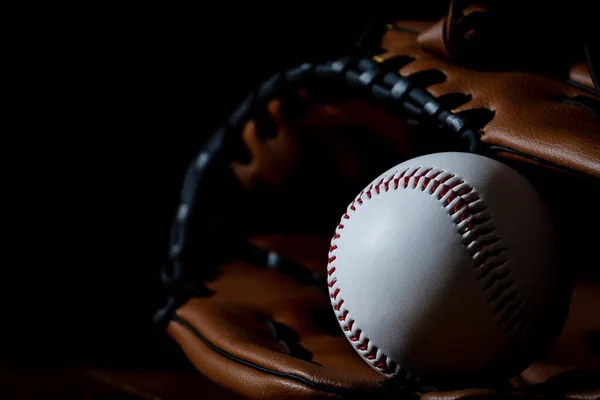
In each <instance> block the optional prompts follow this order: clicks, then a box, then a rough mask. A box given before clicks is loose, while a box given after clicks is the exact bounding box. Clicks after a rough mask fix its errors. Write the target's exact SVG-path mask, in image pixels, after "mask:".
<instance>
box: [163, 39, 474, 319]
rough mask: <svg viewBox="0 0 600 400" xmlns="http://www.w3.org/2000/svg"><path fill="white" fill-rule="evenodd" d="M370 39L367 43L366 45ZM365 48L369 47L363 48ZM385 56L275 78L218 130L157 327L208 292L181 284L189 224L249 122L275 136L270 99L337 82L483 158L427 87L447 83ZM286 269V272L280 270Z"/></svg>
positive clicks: (175, 254)
mask: <svg viewBox="0 0 600 400" xmlns="http://www.w3.org/2000/svg"><path fill="white" fill-rule="evenodd" d="M365 40H366V39H364V38H363V43H364V42H365ZM365 46H366V45H365ZM381 52H382V50H381V49H378V48H376V47H373V46H366V47H358V48H357V50H356V53H355V54H353V55H350V56H346V57H341V58H339V59H337V60H333V61H328V62H323V63H311V62H306V63H303V64H301V65H298V66H295V67H293V68H290V69H288V70H287V71H283V72H280V73H277V74H275V75H273V76H272V77H271V78H269V79H267V80H266V81H265V82H263V83H262V84H261V85H259V86H258V88H257V89H256V90H255V91H254V92H253V93H250V94H249V95H248V96H247V97H246V99H245V100H244V101H243V102H242V103H241V104H240V105H239V107H238V108H237V109H236V110H235V111H234V112H233V113H232V114H231V116H230V117H229V118H228V120H227V122H226V124H224V125H223V126H222V127H221V128H220V129H218V130H217V131H216V132H215V133H214V134H213V136H212V137H211V138H210V139H209V140H208V141H207V142H206V144H205V145H204V146H203V148H202V149H201V150H200V152H199V153H198V155H197V156H196V158H195V159H194V160H193V161H192V162H191V163H190V165H189V167H188V169H187V172H186V174H185V178H184V181H183V186H182V189H181V195H180V204H179V207H178V208H177V212H176V216H175V219H174V221H173V224H172V227H171V239H170V248H169V258H168V262H167V263H166V264H165V265H164V267H163V268H162V271H161V280H162V282H163V284H164V287H165V289H166V292H167V300H166V303H165V306H164V307H162V308H161V309H160V310H158V312H157V313H156V314H155V317H154V320H155V322H156V323H157V324H163V323H166V322H167V321H168V320H169V319H170V317H171V316H172V314H173V312H174V311H175V309H176V308H177V307H178V306H179V305H181V304H182V303H183V302H185V301H187V299H189V298H190V297H194V296H201V295H203V294H205V293H208V291H207V290H206V289H205V288H203V287H201V286H197V285H195V286H190V285H185V284H183V283H182V274H183V268H184V266H183V263H184V261H183V254H184V252H185V250H186V246H187V244H188V243H187V241H186V240H187V237H188V224H189V221H190V216H191V215H192V212H193V211H194V206H195V205H196V203H197V194H198V192H199V191H201V190H202V187H203V185H204V182H205V179H204V178H205V176H206V175H207V173H208V169H209V168H210V166H211V165H212V164H213V163H214V162H215V160H216V159H218V158H219V157H221V156H222V157H225V158H227V156H228V155H229V154H228V152H229V151H231V148H232V144H235V143H237V144H238V145H239V142H240V140H239V136H240V132H241V130H242V128H243V126H244V125H245V123H246V122H248V121H249V120H250V119H253V120H254V121H255V122H256V124H257V127H258V131H259V133H260V134H261V136H266V137H271V136H274V135H275V134H276V131H275V126H274V125H273V121H272V120H271V118H270V116H269V115H268V113H267V111H266V105H267V104H268V103H269V101H271V100H272V99H275V98H277V97H280V96H285V94H286V93H290V91H292V90H293V89H294V88H297V87H300V86H302V85H305V84H310V83H312V82H322V81H325V82H337V83H339V84H342V85H344V86H346V87H349V88H351V89H353V90H354V93H355V94H356V95H357V96H360V97H361V98H363V99H365V101H370V102H377V103H380V104H385V105H387V106H388V107H389V109H390V110H391V111H392V112H394V113H396V114H398V115H400V116H402V117H404V118H411V119H413V120H416V121H417V122H427V123H431V122H432V121H433V122H434V123H435V125H436V126H438V127H440V128H442V129H445V130H448V131H450V132H452V133H453V134H454V135H455V137H457V138H459V139H462V140H463V141H464V150H466V151H469V152H479V151H480V148H479V145H480V141H479V135H478V133H477V132H478V129H479V127H475V126H472V125H471V124H469V123H468V120H467V119H466V118H464V117H462V116H461V115H459V114H456V113H453V112H452V111H450V110H449V109H447V108H446V107H445V106H444V105H442V104H441V103H440V101H438V100H437V99H436V98H435V97H434V96H432V95H431V94H430V93H428V92H427V90H426V89H425V88H426V87H427V86H429V85H432V84H435V83H439V82H443V81H444V80H445V76H444V74H443V73H441V72H440V71H437V70H431V71H422V72H418V73H415V74H413V75H411V76H400V75H398V73H397V71H398V69H399V68H401V67H402V66H403V65H405V64H407V63H409V62H411V61H412V59H411V58H410V57H407V56H398V57H392V58H389V59H387V60H385V61H383V60H381V59H380V58H379V57H378V54H381ZM264 259H265V260H270V262H265V266H270V267H271V268H278V269H280V270H282V272H284V273H287V274H289V275H292V276H295V277H297V278H302V279H301V280H303V281H305V282H307V283H312V284H315V285H317V286H319V287H324V285H323V282H324V278H323V276H321V275H314V274H307V273H305V271H302V270H303V268H302V267H301V266H299V265H297V264H295V263H293V262H291V261H289V260H284V259H283V258H281V257H280V256H279V255H277V254H275V253H273V252H270V253H268V254H266V255H265V258H264ZM279 267H282V268H279Z"/></svg>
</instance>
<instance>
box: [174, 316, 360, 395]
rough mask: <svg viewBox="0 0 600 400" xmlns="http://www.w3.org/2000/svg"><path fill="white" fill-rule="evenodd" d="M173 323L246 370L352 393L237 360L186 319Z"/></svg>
mask: <svg viewBox="0 0 600 400" xmlns="http://www.w3.org/2000/svg"><path fill="white" fill-rule="evenodd" d="M171 320H172V321H173V322H176V323H178V324H180V325H181V326H183V327H184V328H186V329H187V330H188V331H190V332H191V333H192V334H193V335H194V336H195V337H196V338H197V339H198V340H200V341H201V342H202V343H203V344H204V345H205V346H206V347H208V348H209V349H210V350H212V351H214V352H215V353H217V354H219V355H221V356H223V357H225V358H226V359H228V360H230V361H233V362H236V363H238V364H241V365H244V366H246V367H248V368H252V369H254V370H256V371H259V372H262V373H265V374H267V375H273V376H276V377H279V378H284V379H290V380H292V381H295V382H298V383H300V384H302V385H305V386H307V387H309V388H311V389H314V390H319V391H322V392H325V393H332V394H336V395H340V396H347V395H349V394H352V393H353V391H352V390H349V389H346V388H340V387H335V386H331V385H325V384H322V383H319V382H314V381H311V380H309V379H306V378H304V377H302V376H299V375H294V374H291V373H287V372H281V371H276V370H274V369H270V368H267V367H262V366H260V365H257V364H255V363H253V362H251V361H248V360H244V359H242V358H239V357H237V356H234V355H232V354H231V353H228V352H227V351H225V350H223V349H221V348H220V347H217V346H215V345H214V344H213V343H211V342H210V341H209V340H208V339H206V338H205V337H204V335H202V334H201V333H200V332H199V331H198V330H197V329H196V328H195V327H194V326H193V325H192V324H191V323H190V322H188V321H187V320H186V319H183V318H182V317H180V316H179V315H176V314H175V315H173V317H172V319H171Z"/></svg>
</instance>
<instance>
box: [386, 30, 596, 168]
mask: <svg viewBox="0 0 600 400" xmlns="http://www.w3.org/2000/svg"><path fill="white" fill-rule="evenodd" d="M397 26H404V23H403V22H398V23H397ZM417 38H418V35H415V34H413V33H411V32H407V31H406V30H398V29H393V28H392V29H389V30H388V31H387V32H386V33H385V34H384V36H383V39H382V42H381V47H382V48H383V49H385V50H386V52H385V53H384V54H383V55H381V57H382V58H383V59H387V58H390V57H395V56H409V57H411V58H413V59H414V61H413V62H410V63H408V64H407V65H405V66H404V67H402V68H400V69H399V71H398V72H399V74H400V75H402V76H410V75H412V74H415V73H418V72H421V71H428V70H439V71H441V72H442V73H443V74H444V75H445V77H446V79H445V81H444V82H442V83H437V84H433V85H431V86H429V87H428V88H427V90H428V91H429V92H430V93H432V94H433V95H434V96H436V97H443V96H448V95H450V94H452V93H464V94H467V95H469V96H470V101H468V102H466V103H464V104H460V105H458V106H457V107H455V109H454V110H455V111H456V112H464V111H472V110H479V111H480V112H481V111H482V110H484V111H483V112H485V110H488V111H489V112H490V113H491V114H492V115H493V117H492V118H491V120H490V121H489V122H488V123H487V124H485V126H483V127H482V128H481V140H482V141H483V142H484V143H486V144H488V145H490V146H498V150H497V151H498V152H500V153H502V152H503V149H505V152H506V153H510V152H518V153H521V154H527V155H529V156H531V157H534V158H535V159H539V160H545V161H549V162H552V163H553V164H554V165H556V166H557V167H559V168H564V169H566V170H569V171H577V172H581V173H583V174H585V175H589V176H593V177H595V178H598V177H600V142H599V141H598V139H597V138H598V135H599V132H600V124H599V122H598V118H597V117H596V116H595V115H594V114H593V113H591V112H590V111H589V110H587V109H586V108H585V107H583V106H578V105H576V104H573V103H572V102H571V101H570V100H573V99H577V98H578V97H579V96H581V97H585V98H592V99H595V100H596V101H598V100H600V97H598V96H597V95H594V94H590V93H589V92H587V91H585V90H581V89H578V88H575V87H573V86H570V85H568V84H566V83H562V82H560V81H558V80H556V79H553V78H550V77H546V76H543V75H533V74H531V73H527V72H512V71H507V72H498V71H485V70H473V69H468V68H466V67H463V66H461V65H458V64H454V63H452V62H450V61H447V60H443V59H440V57H439V56H437V55H434V54H432V53H428V52H426V51H425V50H423V48H422V47H421V46H420V45H419V44H418V42H417ZM513 156H514V154H513Z"/></svg>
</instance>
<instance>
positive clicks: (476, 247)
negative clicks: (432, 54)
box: [327, 153, 570, 382]
mask: <svg viewBox="0 0 600 400" xmlns="http://www.w3.org/2000/svg"><path fill="white" fill-rule="evenodd" d="M557 249H558V240H557V239H556V237H555V234H554V228H553V222H552V217H551V214H550V212H549V209H548V207H547V206H546V205H545V203H544V201H543V199H542V198H541V197H540V195H539V193H538V192H537V191H536V189H535V187H534V186H533V185H532V184H531V183H530V182H529V181H528V180H527V179H526V178H525V177H524V176H522V175H520V174H519V173H518V172H516V171H515V170H514V169H512V168H510V167H508V166H507V165H505V164H503V163H501V162H499V161H496V160H493V159H491V158H488V157H484V156H480V155H475V154H470V153H436V154H429V155H424V156H420V157H417V158H414V159H411V160H408V161H406V162H403V163H401V164H399V165H396V166H395V167H393V168H391V169H389V170H388V171H386V172H385V173H383V174H382V175H380V176H379V177H377V178H376V179H375V180H374V181H373V182H372V183H371V184H369V185H368V186H367V187H366V188H365V189H364V190H363V191H362V192H361V193H360V194H359V195H358V196H357V197H356V198H355V199H354V201H352V203H351V204H350V205H349V206H348V208H347V210H346V212H345V213H344V215H343V216H342V218H341V220H340V223H339V225H338V226H337V228H336V230H335V235H334V237H333V239H332V240H331V246H330V251H329V262H328V269H327V271H328V286H329V294H330V298H331V303H332V306H333V309H334V312H335V314H336V317H337V319H338V321H339V323H340V326H341V328H342V330H343V332H344V334H345V335H346V337H347V339H348V341H349V342H350V344H351V345H352V347H353V348H354V349H355V350H356V351H357V352H358V354H359V355H360V356H361V357H362V358H363V359H364V360H365V361H366V362H367V363H368V364H369V365H370V366H371V367H373V368H374V369H375V370H377V371H378V372H380V373H381V374H383V375H384V376H386V377H395V376H404V377H408V378H413V379H416V380H423V381H425V380H433V381H439V382H441V381H445V380H448V381H449V382H450V381H452V382H462V381H465V382H466V381H468V382H473V381H474V382H477V381H481V380H486V379H488V378H490V377H494V378H496V379H506V378H510V377H512V376H514V375H516V374H518V373H519V372H521V371H522V370H524V369H525V368H527V367H528V366H529V365H530V364H532V363H533V362H534V361H535V360H536V359H537V358H538V357H540V355H541V354H542V353H543V351H545V350H547V349H548V347H549V346H550V345H551V344H552V343H553V342H554V340H555V339H556V338H557V336H558V334H559V333H560V331H561V328H562V326H563V323H564V320H565V318H566V313H567V309H568V305H569V298H570V297H569V296H570V285H569V283H568V282H569V281H568V279H565V278H564V276H563V275H562V273H561V270H560V268H559V267H560V266H559V262H558V257H559V254H558V251H557Z"/></svg>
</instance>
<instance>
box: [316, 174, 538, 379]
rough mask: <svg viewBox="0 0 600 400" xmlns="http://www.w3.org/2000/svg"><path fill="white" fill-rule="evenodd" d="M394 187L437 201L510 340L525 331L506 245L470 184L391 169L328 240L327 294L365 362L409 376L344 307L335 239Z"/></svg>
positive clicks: (524, 306)
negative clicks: (367, 203)
mask: <svg viewBox="0 0 600 400" xmlns="http://www.w3.org/2000/svg"><path fill="white" fill-rule="evenodd" d="M399 189H412V190H421V191H422V192H426V194H429V195H431V196H434V197H435V198H436V199H437V200H438V201H440V202H441V203H442V206H443V207H444V209H446V210H447V211H448V214H449V216H450V218H452V220H453V222H454V224H455V225H456V228H457V233H458V234H459V235H460V236H461V242H462V245H463V247H464V248H465V250H466V251H467V252H468V254H469V257H470V258H471V259H472V260H473V262H474V265H473V269H474V271H475V274H476V275H475V276H476V279H477V280H478V281H479V282H480V284H481V285H482V290H483V292H484V294H485V300H486V301H487V302H488V304H490V306H491V311H492V313H493V314H494V315H495V316H496V318H497V322H498V324H499V325H500V326H502V327H503V330H504V333H505V334H506V335H507V336H508V337H509V339H510V340H515V341H516V340H518V339H519V337H520V336H521V335H522V334H523V332H525V331H526V328H527V326H528V321H529V314H530V310H529V308H528V306H527V304H526V303H525V301H524V300H523V298H522V297H521V294H520V293H519V291H518V289H517V288H516V285H515V281H514V279H512V277H511V274H512V271H511V269H510V268H508V266H507V261H508V259H507V258H506V249H504V248H503V247H502V245H501V242H502V241H501V239H500V237H499V236H498V235H497V232H496V228H495V227H494V225H493V221H492V219H491V217H490V213H489V211H488V208H487V206H486V205H485V203H484V202H483V200H481V198H480V196H479V195H478V194H477V192H476V191H475V190H474V189H473V187H471V186H470V185H468V184H466V183H465V182H464V180H462V179H460V178H458V177H457V176H455V175H453V174H451V173H447V172H444V171H443V170H435V169H433V168H424V167H417V168H414V167H412V168H407V169H405V170H404V171H396V172H395V173H394V174H393V175H391V176H384V177H383V178H381V179H380V180H379V181H378V182H376V183H375V182H374V183H372V184H371V185H370V186H369V187H368V188H367V189H366V190H363V191H362V192H360V194H359V195H358V196H357V197H356V199H355V200H354V201H353V202H352V203H351V204H350V206H348V209H347V210H346V212H345V213H344V215H343V216H342V219H341V222H340V224H339V225H338V226H337V228H336V230H335V234H334V236H333V239H332V240H331V246H330V248H329V260H328V268H327V277H328V278H327V285H328V287H329V297H330V300H331V304H332V306H333V309H334V312H335V314H336V317H337V318H338V320H339V321H340V325H341V327H342V329H343V331H344V333H345V334H346V337H348V339H349V340H350V342H351V344H352V345H353V346H354V347H355V348H356V349H357V350H358V351H359V354H361V355H362V356H363V357H364V358H365V359H366V361H367V362H369V364H371V365H372V366H374V367H375V368H376V369H377V370H379V371H381V372H382V373H383V374H384V375H398V374H403V375H405V376H406V375H407V374H408V371H405V370H404V369H403V368H402V367H401V366H400V365H399V364H398V363H397V362H395V361H393V360H392V359H391V358H390V357H389V356H388V355H387V354H385V353H384V352H383V351H382V350H381V349H380V348H379V347H377V346H376V345H375V344H374V343H373V341H372V340H371V339H370V338H369V337H368V336H367V334H366V333H365V332H363V331H362V330H361V329H360V328H359V327H358V325H359V324H358V323H356V322H355V320H354V319H353V318H352V316H351V312H350V310H348V308H347V307H346V306H345V303H344V299H343V288H341V287H340V286H339V285H338V284H337V277H336V273H335V272H336V266H335V261H336V258H337V257H336V254H335V253H336V250H337V248H338V247H337V245H336V240H337V239H339V238H340V237H341V232H342V231H343V229H344V220H348V219H350V217H351V215H352V213H353V212H355V211H356V210H357V209H358V208H359V207H360V206H361V205H362V204H363V203H364V202H365V201H368V200H369V199H371V198H372V197H373V196H377V195H380V194H381V193H382V192H388V191H390V190H399Z"/></svg>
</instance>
